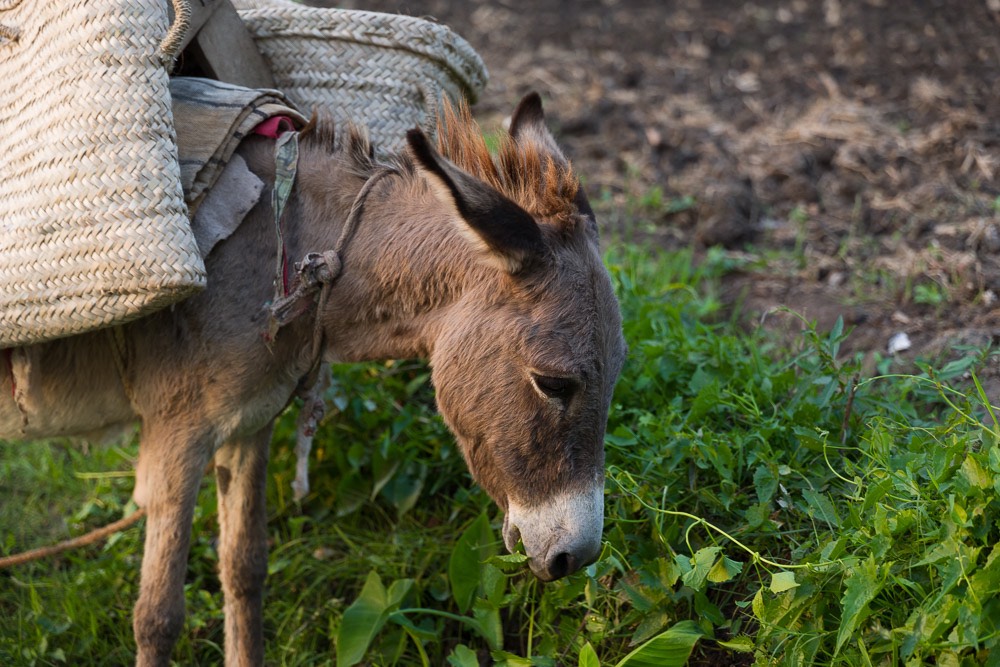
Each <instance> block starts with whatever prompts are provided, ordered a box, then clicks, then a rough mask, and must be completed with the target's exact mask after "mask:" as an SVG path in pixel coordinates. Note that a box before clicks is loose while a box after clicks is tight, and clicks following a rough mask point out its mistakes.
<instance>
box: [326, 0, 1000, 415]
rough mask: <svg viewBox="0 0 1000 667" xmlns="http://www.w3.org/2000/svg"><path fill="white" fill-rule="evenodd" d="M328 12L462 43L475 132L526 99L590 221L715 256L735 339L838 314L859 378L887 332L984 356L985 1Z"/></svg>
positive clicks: (604, 3) (991, 166) (993, 253)
mask: <svg viewBox="0 0 1000 667" xmlns="http://www.w3.org/2000/svg"><path fill="white" fill-rule="evenodd" d="M315 4H322V3H318V2H317V3H315ZM327 4H329V3H327ZM339 6H345V4H344V3H339ZM346 6H353V7H356V8H363V9H370V10H376V11H389V12H400V13H406V14H412V15H417V16H426V17H433V18H434V19H436V20H438V21H440V22H442V23H445V24H447V25H449V26H450V27H451V28H452V29H454V30H455V31H456V32H458V33H459V34H461V35H462V36H463V37H465V38H466V39H467V40H468V41H469V42H470V43H471V44H472V45H473V46H474V47H475V48H476V49H477V50H478V51H479V53H480V54H481V55H482V56H483V59H484V60H485V62H486V65H487V67H488V68H489V71H490V76H491V82H490V85H489V87H488V89H487V91H486V93H485V94H484V95H483V97H482V99H481V100H480V102H479V103H478V104H477V105H476V107H475V112H476V114H477V116H479V117H480V118H481V119H482V120H483V121H484V122H486V123H491V122H497V123H499V122H501V121H502V120H503V119H504V117H505V116H506V115H507V114H509V113H510V110H511V109H512V108H513V105H514V104H515V103H516V102H517V100H518V99H519V98H520V96H521V95H523V94H524V93H526V92H528V91H531V90H537V91H539V92H540V93H541V94H542V96H543V99H544V100H545V103H546V111H547V115H548V116H549V118H550V120H551V123H552V126H553V128H554V130H555V132H556V134H557V136H558V138H559V140H560V141H561V143H562V144H563V145H564V146H565V148H566V152H567V154H568V155H569V156H570V157H571V158H572V159H573V161H574V164H575V166H576V168H577V170H578V171H579V172H580V173H581V174H583V175H585V179H586V187H587V190H588V192H589V194H590V196H591V199H592V200H594V201H595V202H596V203H597V207H598V211H599V212H603V214H604V216H605V219H606V220H605V222H606V224H608V225H610V226H616V225H624V224H625V223H628V225H629V227H630V228H631V229H633V230H634V231H633V233H640V234H642V235H643V238H646V239H653V240H655V241H656V242H658V243H660V244H662V245H663V246H665V247H679V246H684V245H694V246H696V247H698V248H704V247H707V246H709V245H721V246H723V247H725V248H726V249H728V251H729V252H730V253H732V255H733V257H734V258H736V259H739V260H741V261H743V262H745V268H744V269H743V270H742V272H740V273H739V274H737V275H735V276H732V277H730V278H729V279H728V280H729V282H728V283H727V289H726V290H725V291H726V293H727V295H728V299H729V301H730V302H731V303H732V304H733V305H735V306H738V307H739V308H740V309H741V313H742V314H743V315H744V316H745V318H746V321H747V322H748V323H749V322H759V321H760V319H761V318H760V316H761V315H762V314H764V313H768V312H770V311H772V310H773V309H774V308H775V307H777V306H788V307H790V308H791V309H793V310H795V311H797V312H799V313H802V314H803V315H805V316H806V317H807V318H809V319H815V320H816V321H817V322H818V324H819V326H820V327H821V328H827V327H830V326H831V325H832V324H833V323H834V321H835V320H836V318H837V317H838V316H843V317H844V319H845V322H846V323H847V325H848V326H849V327H853V333H852V334H851V336H850V337H849V339H848V341H847V343H846V344H845V347H844V350H845V353H853V352H856V351H861V352H865V353H866V354H867V358H868V359H869V362H871V360H873V359H874V358H875V354H876V353H878V354H881V355H882V356H886V355H888V352H887V351H886V346H887V344H888V341H889V339H890V337H892V336H893V335H894V334H897V333H906V334H908V336H909V338H910V340H911V342H912V346H911V347H910V348H909V349H908V350H905V351H902V352H900V353H899V355H900V358H901V360H903V361H904V362H906V361H911V360H913V359H917V358H925V359H929V360H938V361H940V360H942V359H945V358H949V357H950V356H953V355H954V354H957V353H958V352H956V351H955V348H956V347H957V346H960V345H968V344H972V345H984V344H988V343H993V344H996V343H997V342H1000V308H998V304H997V303H996V302H997V300H998V295H1000V38H998V34H1000V0H923V1H920V2H912V3H905V4H900V3H893V2H890V1H889V0H855V1H853V2H847V1H846V0H822V1H820V0H816V1H807V0H783V1H777V0H763V1H759V2H753V3H751V2H736V1H733V0H675V1H673V2H663V1H662V0H580V1H577V2H571V1H569V0H550V1H545V0H535V1H533V2H527V1H524V0H503V1H500V2H486V1H484V0H467V1H466V2H449V1H446V0H364V1H362V0H355V1H354V2H353V3H352V2H349V3H347V4H346ZM635 230H637V231H635ZM764 322H765V324H764V326H767V327H773V328H775V329H776V330H780V331H783V332H784V331H787V332H788V333H789V334H794V333H795V332H796V331H797V330H798V329H799V328H800V325H799V324H798V323H797V321H796V320H794V318H790V317H788V316H781V315H777V316H768V317H767V318H765V319H764ZM903 365H905V364H903ZM903 365H901V366H903ZM987 375H989V376H990V377H989V378H988V379H989V385H988V386H989V387H990V391H991V392H992V394H991V395H992V396H994V397H996V396H998V395H1000V364H997V365H995V366H993V367H992V369H991V371H990V372H989V373H988V374H987ZM996 401H997V399H996V398H995V399H994V402H996Z"/></svg>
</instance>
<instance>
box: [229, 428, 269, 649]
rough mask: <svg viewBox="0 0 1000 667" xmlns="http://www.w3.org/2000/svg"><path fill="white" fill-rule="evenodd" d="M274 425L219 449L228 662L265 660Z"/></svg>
mask: <svg viewBox="0 0 1000 667" xmlns="http://www.w3.org/2000/svg"><path fill="white" fill-rule="evenodd" d="M272 425H273V424H272ZM272 425H268V427H267V428H264V429H261V430H260V431H259V432H258V433H256V434H254V435H252V436H249V437H247V438H243V439H238V440H232V441H230V442H227V443H226V444H225V445H223V447H222V448H221V449H220V450H219V451H218V452H216V454H215V477H216V482H217V494H218V498H219V529H220V532H221V535H220V540H219V575H220V579H221V580H222V590H223V594H224V595H225V615H226V664H227V665H229V666H230V667H232V666H233V665H240V667H243V666H246V665H262V664H264V637H263V619H262V606H263V594H264V578H265V577H266V575H267V525H266V524H267V508H266V502H265V500H266V499H265V484H266V480H267V459H268V449H269V446H270V442H271V430H272Z"/></svg>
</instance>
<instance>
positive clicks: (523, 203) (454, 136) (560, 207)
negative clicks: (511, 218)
mask: <svg viewBox="0 0 1000 667" xmlns="http://www.w3.org/2000/svg"><path fill="white" fill-rule="evenodd" d="M442 107H443V108H442V112H441V114H440V115H439V116H438V140H437V143H438V150H439V151H441V154H442V155H444V156H445V157H446V158H448V159H449V160H451V161H452V162H454V163H455V164H456V165H458V166H459V167H461V168H462V169H464V170H466V171H467V172H469V173H470V174H472V175H473V176H476V177H477V178H479V179H481V180H483V181H485V182H486V183H488V184H489V185H491V186H493V187H494V188H496V189H497V190H499V191H500V192H501V193H502V194H504V195H505V196H506V197H508V198H510V199H511V200H513V201H514V202H516V203H517V204H518V205H519V206H520V207H521V208H523V209H524V210H526V211H527V212H528V213H530V214H531V215H532V216H535V217H537V218H544V219H548V220H553V221H556V222H561V223H563V224H571V222H572V219H573V216H574V214H575V213H577V210H576V204H575V202H574V198H575V197H576V195H577V191H578V190H579V187H580V184H579V181H578V180H577V178H576V176H575V175H574V173H573V168H572V167H571V166H570V164H569V163H568V162H567V161H565V158H563V157H562V156H558V155H552V153H551V152H550V150H549V149H548V148H547V147H546V146H544V145H543V144H541V143H539V142H538V141H534V140H531V139H528V138H522V139H521V140H520V141H518V140H515V139H514V138H513V137H511V136H510V134H509V133H506V132H504V133H503V134H502V135H501V136H500V138H499V142H500V145H499V147H498V148H497V151H496V155H493V154H492V153H491V152H490V149H489V147H488V146H487V144H486V140H485V139H484V138H483V134H482V130H481V129H480V127H479V124H478V123H477V122H476V121H475V120H474V119H473V118H472V113H471V112H470V111H469V107H468V105H466V104H462V105H460V106H459V107H458V108H457V109H456V108H455V107H454V106H452V105H451V104H450V103H449V102H448V101H447V100H445V102H444V104H443V105H442Z"/></svg>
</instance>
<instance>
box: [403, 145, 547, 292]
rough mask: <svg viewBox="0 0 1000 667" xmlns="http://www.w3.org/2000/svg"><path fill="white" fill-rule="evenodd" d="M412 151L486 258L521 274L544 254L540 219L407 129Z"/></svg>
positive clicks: (440, 195)
mask: <svg viewBox="0 0 1000 667" xmlns="http://www.w3.org/2000/svg"><path fill="white" fill-rule="evenodd" d="M406 141H407V143H408V144H409V146H410V153H411V154H412V155H413V158H414V160H416V162H417V165H418V166H420V167H421V168H422V169H423V170H424V172H425V173H426V174H427V176H428V177H429V178H430V179H431V180H432V184H434V185H437V186H439V187H436V188H435V191H436V192H437V194H438V197H439V198H441V199H444V200H445V201H447V202H449V203H453V204H454V205H455V208H456V209H457V210H458V214H459V215H460V216H461V217H462V219H463V220H464V222H465V223H466V225H467V227H466V228H465V230H466V231H467V232H469V233H468V234H467V236H469V237H471V238H472V239H473V240H474V241H476V243H477V244H478V245H480V246H481V247H483V250H484V252H485V253H486V256H487V257H488V258H489V259H491V260H494V261H496V262H497V263H498V264H499V265H500V266H501V267H502V268H503V269H504V270H506V271H508V272H509V273H517V272H518V271H520V270H521V269H522V268H523V267H524V266H525V265H526V264H528V263H529V262H530V261H531V260H532V259H534V258H538V257H541V256H542V255H543V254H544V252H545V241H544V240H543V238H542V231H541V229H540V228H539V227H538V223H536V222H535V219H534V218H532V217H531V215H530V214H529V213H528V212H527V211H525V210H524V209H523V208H521V207H520V206H518V205H517V204H515V203H514V202H512V201H511V200H510V199H508V198H507V197H505V196H504V195H503V194H501V193H500V192H498V191H497V190H496V189H495V188H493V187H491V186H490V185H488V184H486V183H484V182H482V181H481V180H479V179H478V178H475V177H474V176H472V175H471V174H468V173H466V172H465V171H463V170H462V169H460V168H459V167H457V166H455V165H454V164H452V163H451V162H449V161H448V160H446V159H445V158H444V157H442V156H441V155H439V154H438V152H437V151H436V150H435V149H434V147H433V146H431V142H430V140H429V139H428V138H427V135H425V134H424V133H423V131H422V130H419V129H413V130H410V131H409V132H407V133H406Z"/></svg>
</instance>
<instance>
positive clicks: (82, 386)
mask: <svg viewBox="0 0 1000 667" xmlns="http://www.w3.org/2000/svg"><path fill="white" fill-rule="evenodd" d="M440 125H441V127H440V133H439V138H438V145H437V146H436V147H435V146H434V145H432V144H431V142H430V141H429V140H428V139H427V137H426V136H425V135H424V134H423V133H422V132H420V131H419V130H413V131H411V132H410V133H409V134H408V136H407V143H408V146H407V150H406V151H404V152H403V153H401V154H399V155H395V156H390V158H387V159H385V160H378V159H376V158H375V157H374V155H375V154H374V150H373V147H372V146H371V144H370V143H369V141H368V139H367V138H366V136H365V134H364V132H362V131H359V130H356V129H353V128H348V129H347V130H346V136H345V137H343V138H342V139H343V141H341V142H340V143H339V144H338V146H339V147H337V148H335V147H334V129H333V127H332V124H331V123H329V122H322V121H321V122H319V123H314V126H313V127H312V128H311V130H308V131H306V132H304V133H303V136H302V144H301V147H300V148H301V151H300V157H299V169H298V177H297V182H296V185H295V190H294V191H293V193H292V197H291V199H290V201H289V203H288V207H287V209H286V211H285V220H284V227H285V231H284V248H285V252H286V253H287V255H288V256H289V257H292V258H303V257H305V256H306V255H307V253H310V252H316V253H320V255H321V256H324V257H327V259H328V262H329V263H330V264H338V263H339V264H340V266H339V267H338V268H337V269H334V268H332V267H330V266H327V267H326V269H327V273H328V274H330V275H327V278H328V279H330V278H331V276H335V275H336V274H338V273H339V278H336V282H335V283H329V282H328V284H327V286H325V287H324V288H323V289H322V290H321V291H320V292H319V294H316V293H312V294H311V295H307V296H304V297H303V299H302V303H300V304H298V306H297V307H298V310H299V311H301V314H300V315H299V316H298V317H296V318H291V319H290V321H288V323H287V324H285V325H284V326H282V327H281V328H279V329H277V331H276V332H273V330H271V329H270V327H269V321H270V318H271V315H270V313H273V310H268V309H267V308H265V304H267V303H268V302H269V301H270V300H271V299H272V296H273V292H274V280H275V265H276V261H277V260H278V247H277V244H276V242H275V230H274V216H273V211H272V210H271V206H270V204H269V201H270V198H269V196H268V194H269V193H268V192H266V191H265V193H264V196H263V197H262V198H261V201H260V203H258V205H257V206H256V207H255V208H254V210H252V211H251V212H250V214H249V215H248V216H247V218H246V219H245V220H244V221H243V223H242V224H241V225H240V227H239V228H238V229H237V230H236V232H234V233H233V235H232V236H230V237H229V238H228V239H226V240H224V241H222V242H221V243H220V244H219V245H218V246H216V247H215V249H214V250H213V251H212V252H211V254H210V255H209V256H208V258H207V260H206V264H207V269H208V276H209V279H208V288H207V289H206V290H205V291H204V292H202V293H200V294H198V295H196V296H194V297H191V298H190V299H188V300H186V301H184V302H182V303H178V304H176V305H175V306H173V307H171V308H168V309H165V310H162V311H159V312H157V313H154V314H152V315H150V316H147V317H145V318H143V319H140V320H137V321H135V322H132V323H129V324H126V325H123V326H121V327H119V328H118V329H117V330H116V331H115V333H113V334H108V333H107V332H106V331H102V332H95V333H89V334H84V335H80V336H76V337H71V338H67V339H63V340H58V341H54V342H49V343H43V344H39V345H35V346H29V347H25V348H20V349H18V350H16V352H17V354H18V355H19V358H20V359H21V361H22V362H23V364H24V365H23V367H24V368H27V369H28V370H27V371H23V372H25V373H27V377H28V379H29V380H30V381H29V382H28V383H27V385H26V386H19V387H14V386H13V384H14V380H15V378H14V373H13V371H11V372H10V373H3V369H2V367H0V374H2V375H3V378H2V380H0V438H6V439H32V438H39V437H43V436H52V435H63V434H73V433H83V432H92V431H95V430H100V429H105V428H108V427H111V426H115V425H119V424H127V423H130V422H133V421H135V420H136V419H138V420H139V422H140V423H141V440H140V445H139V458H138V463H137V469H136V482H135V490H134V498H135V500H136V502H137V503H138V505H139V506H140V507H143V508H145V510H146V512H147V519H146V536H145V551H144V555H143V560H142V573H141V583H140V593H139V599H138V601H137V603H136V606H135V610H134V615H133V629H134V632H135V639H136V644H137V649H138V655H137V663H138V664H139V665H144V666H147V665H167V664H168V663H169V659H170V654H171V651H172V647H173V646H174V644H175V642H176V640H177V638H178V636H179V634H180V632H181V630H182V626H183V621H184V597H183V584H184V573H185V569H186V559H187V554H188V546H189V539H190V531H191V522H192V513H193V508H194V506H195V501H196V494H197V489H198V485H199V481H200V479H201V477H202V475H203V474H204V471H205V470H206V467H207V465H208V464H209V463H210V462H211V461H214V470H215V476H216V481H217V494H218V507H219V524H220V531H221V536H220V540H219V563H220V565H219V569H220V579H221V583H222V588H223V593H224V596H225V606H224V609H225V645H226V646H225V651H226V663H227V664H240V665H242V664H262V663H263V658H264V645H263V631H262V622H261V616H262V595H263V588H264V578H265V574H266V570H267V547H266V526H265V519H266V515H265V498H264V486H265V477H266V466H267V460H268V449H269V442H270V438H271V431H272V426H273V423H274V420H275V418H276V416H277V415H278V414H279V413H280V412H281V411H282V410H283V409H284V408H285V407H286V406H287V405H288V403H289V401H290V400H291V399H292V397H293V396H294V395H295V394H296V392H297V391H301V390H302V389H303V387H304V386H306V385H308V384H309V383H311V382H312V381H313V379H314V378H315V376H316V369H317V367H318V366H319V364H321V363H329V362H333V361H346V362H350V361H363V360H373V359H389V358H401V357H423V358H429V360H430V364H431V369H432V372H431V377H432V382H433V385H434V388H435V390H436V400H437V405H438V408H439V411H440V413H441V414H442V416H443V417H444V419H445V421H446V423H447V425H448V426H449V428H450V429H451V430H452V432H453V433H454V435H455V436H456V439H457V441H458V443H459V445H460V448H461V451H462V453H463V455H464V458H465V460H466V462H467V464H468V467H469V470H470V472H471V474H472V476H473V478H474V479H475V480H476V481H477V482H478V483H479V484H480V485H481V486H482V487H483V488H484V489H485V490H486V492H487V493H488V494H489V495H490V496H491V497H492V498H493V499H494V500H495V501H496V503H497V505H498V506H499V507H500V508H501V509H502V510H503V511H504V512H505V518H504V523H503V539H504V542H505V544H506V546H507V547H508V548H509V549H514V548H515V546H516V545H517V543H518V542H519V541H520V542H522V543H523V545H524V549H525V551H526V553H527V556H528V558H529V565H530V568H531V570H532V571H533V572H534V574H535V575H536V576H537V577H538V578H540V579H542V580H551V579H555V578H558V577H562V576H564V575H566V574H569V573H570V572H573V571H575V570H577V569H578V568H580V567H582V566H583V565H585V564H587V563H588V562H591V561H592V560H593V559H595V558H596V557H597V555H598V551H599V548H600V544H601V531H602V527H603V526H602V524H603V480H604V473H603V466H604V448H603V439H604V429H605V426H606V423H607V414H608V407H609V404H610V400H611V394H612V390H613V387H614V384H615V381H616V379H617V377H618V374H619V372H620V370H621V367H622V364H623V361H624V358H625V344H624V341H623V338H622V332H621V316H620V313H619V308H618V304H617V301H616V300H615V296H614V294H613V292H612V287H611V282H610V280H609V277H608V274H607V272H606V270H605V269H604V267H603V265H602V263H601V258H600V254H599V250H598V234H597V226H596V222H595V219H594V214H593V212H592V210H591V208H590V206H589V204H588V203H587V200H586V198H585V196H584V195H583V192H582V190H581V188H580V185H579V182H578V180H577V178H576V176H575V175H574V173H573V171H572V169H571V167H570V164H569V162H568V161H567V160H566V158H565V157H564V156H563V154H562V153H561V152H560V151H559V149H558V148H557V146H556V143H555V141H554V140H553V138H552V136H551V134H550V133H549V131H548V130H547V129H546V126H545V123H544V116H543V112H542V106H541V101H540V99H539V97H538V96H537V95H536V94H531V95H528V96H527V97H526V98H524V99H523V100H522V101H521V103H520V104H519V105H518V107H517V108H516V110H515V111H514V114H513V116H512V120H511V125H510V130H509V133H508V134H507V135H506V136H505V137H504V139H503V140H502V142H501V145H500V147H499V149H498V151H497V153H496V155H495V156H493V155H491V153H490V151H489V150H488V149H487V147H486V145H485V143H484V142H483V140H482V138H481V134H480V131H479V129H478V127H477V126H476V124H475V122H474V121H473V120H472V119H471V116H470V115H469V113H468V111H467V110H462V111H458V112H455V111H453V110H450V111H446V112H445V114H444V117H443V119H442V120H441V122H440ZM239 153H240V155H241V156H242V158H243V159H244V160H245V161H246V162H247V164H248V165H249V167H250V169H251V170H252V171H253V172H254V173H255V174H257V175H258V176H259V177H260V178H261V179H262V180H263V181H264V182H265V183H273V182H274V176H275V166H274V157H273V146H272V145H271V144H270V142H268V141H267V140H265V139H263V138H260V137H253V138H250V139H247V140H245V141H244V142H243V144H242V145H241V147H240V148H239ZM348 222H351V224H352V225H353V227H351V226H347V227H345V225H347V223H348ZM338 239H342V240H344V241H346V242H345V243H344V244H343V247H342V248H341V253H340V256H330V252H331V251H330V249H331V248H334V247H335V245H339V244H338V243H337V241H338ZM310 256H311V257H313V258H315V257H316V256H317V255H310ZM320 273H322V271H321V272H320ZM269 330H270V331H271V332H272V333H273V336H268V335H267V334H268V332H269ZM9 360H10V358H9V357H8V361H9ZM8 365H10V364H8ZM15 394H16V400H15V398H14V395H15Z"/></svg>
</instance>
